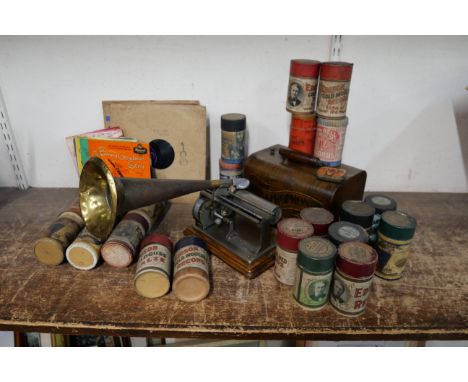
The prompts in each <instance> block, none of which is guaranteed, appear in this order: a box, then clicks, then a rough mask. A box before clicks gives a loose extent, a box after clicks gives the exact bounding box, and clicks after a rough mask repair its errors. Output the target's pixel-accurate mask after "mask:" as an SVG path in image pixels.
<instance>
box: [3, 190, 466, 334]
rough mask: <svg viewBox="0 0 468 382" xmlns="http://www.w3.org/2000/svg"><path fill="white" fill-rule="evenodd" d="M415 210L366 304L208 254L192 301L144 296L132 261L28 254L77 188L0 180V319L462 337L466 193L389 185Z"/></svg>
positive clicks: (99, 329)
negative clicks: (202, 293) (205, 283)
mask: <svg viewBox="0 0 468 382" xmlns="http://www.w3.org/2000/svg"><path fill="white" fill-rule="evenodd" d="M389 195H390V196H392V197H393V198H395V199H396V200H397V202H398V204H399V207H400V209H403V210H406V211H408V212H409V213H410V214H412V215H413V216H415V218H416V219H417V220H418V228H417V232H416V236H415V239H414V242H413V246H412V254H411V257H410V261H409V263H408V264H407V267H406V274H405V276H404V277H403V278H402V279H401V280H398V281H384V280H381V279H378V278H376V279H375V282H374V284H373V286H372V290H371V295H370V298H369V303H368V306H367V310H366V312H365V313H364V314H363V315H362V316H360V317H357V318H347V317H344V316H341V315H340V314H338V313H337V312H336V311H334V310H333V308H332V307H331V306H330V305H327V306H326V307H325V308H324V309H323V310H321V311H318V312H313V311H307V310H304V309H303V308H301V307H300V306H298V305H297V304H296V303H295V302H294V300H293V298H292V296H291V293H292V292H291V287H288V286H285V285H282V284H280V283H278V282H277V281H276V279H275V278H274V276H273V270H272V269H271V268H270V269H269V270H267V271H266V272H264V273H263V274H261V275H260V276H258V277H257V278H255V279H253V280H249V279H247V278H246V277H244V276H242V275H241V274H239V273H237V272H235V271H233V270H232V269H231V268H230V267H229V266H227V265H226V264H224V263H223V262H222V261H221V260H219V259H218V258H216V257H213V258H212V280H211V282H212V290H211V293H210V295H209V296H208V298H207V299H205V300H203V301H201V302H199V303H184V302H181V301H178V300H177V299H176V298H175V296H174V295H173V294H172V293H169V294H168V295H166V296H165V297H163V298H160V299H145V298H143V297H140V296H138V295H137V294H136V293H135V291H134V288H133V283H132V282H133V274H134V271H135V264H133V265H132V266H131V267H129V268H127V269H115V268H111V267H109V266H108V265H107V264H101V265H99V266H98V267H97V268H95V269H94V270H92V271H80V270H77V269H74V268H73V267H71V266H70V265H68V264H66V263H64V264H62V265H60V266H57V267H48V266H46V265H42V264H40V263H39V262H38V261H36V259H35V257H34V254H33V250H32V248H33V243H34V242H35V240H37V239H38V238H40V237H41V235H42V233H43V231H44V230H45V229H46V228H47V226H48V225H49V224H50V223H51V222H52V221H53V220H54V218H55V217H56V215H57V214H58V213H59V212H60V211H62V210H64V209H66V208H67V207H68V205H69V204H70V202H72V200H73V199H74V198H75V197H76V196H77V190H75V189H29V190H27V191H16V190H15V191H13V190H11V189H0V228H1V232H2V235H1V236H0V250H1V255H0V330H18V331H22V330H28V331H43V332H62V333H86V334H96V333H100V334H107V335H122V336H124V335H132V336H161V337H218V338H241V337H243V338H275V339H311V340H319V339H320V340H345V339H346V340H351V339H359V340H364V339H367V340H373V339H386V340H390V339H395V340H396V339H406V340H427V339H467V338H468V320H467V319H468V304H467V302H468V284H467V279H468V278H467V275H468V214H467V212H466V211H468V195H467V194H422V193H414V194H404V193H389ZM191 224H192V218H191V208H190V206H188V205H177V204H175V205H172V206H171V208H170V210H169V212H168V215H167V216H166V217H165V219H164V220H163V221H162V223H161V224H160V226H159V228H158V229H157V230H158V231H159V232H163V233H166V234H169V235H170V237H171V238H172V239H173V240H174V241H176V240H177V239H178V238H180V237H181V236H182V231H183V230H184V229H185V228H186V227H187V226H189V225H191Z"/></svg>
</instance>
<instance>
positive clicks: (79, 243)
mask: <svg viewBox="0 0 468 382" xmlns="http://www.w3.org/2000/svg"><path fill="white" fill-rule="evenodd" d="M103 243H104V241H103V240H101V239H99V238H98V237H96V236H94V235H93V234H92V233H91V232H89V231H88V230H87V229H86V227H85V228H83V230H82V231H81V232H80V234H79V235H78V237H77V238H76V239H75V241H74V242H73V243H71V244H70V246H69V247H68V248H67V251H66V257H67V260H68V262H69V263H70V264H71V265H72V266H73V267H74V268H76V269H80V270H82V271H88V270H90V269H93V268H94V267H96V265H97V263H98V261H99V257H100V249H101V247H102V244H103Z"/></svg>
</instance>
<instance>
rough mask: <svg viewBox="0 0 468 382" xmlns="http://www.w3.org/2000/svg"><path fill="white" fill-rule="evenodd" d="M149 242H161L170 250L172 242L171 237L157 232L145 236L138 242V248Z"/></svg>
mask: <svg viewBox="0 0 468 382" xmlns="http://www.w3.org/2000/svg"><path fill="white" fill-rule="evenodd" d="M149 244H162V245H164V246H165V247H167V248H168V249H169V251H171V252H172V248H173V244H172V241H171V239H169V238H168V237H167V236H166V235H161V234H158V233H153V234H150V235H148V236H146V237H145V238H144V239H143V240H142V241H141V244H140V250H141V249H143V248H144V247H146V246H147V245H149Z"/></svg>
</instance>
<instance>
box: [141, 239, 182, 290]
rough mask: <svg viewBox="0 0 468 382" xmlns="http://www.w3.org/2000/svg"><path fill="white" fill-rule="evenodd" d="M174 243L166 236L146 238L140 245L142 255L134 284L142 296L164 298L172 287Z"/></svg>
mask: <svg viewBox="0 0 468 382" xmlns="http://www.w3.org/2000/svg"><path fill="white" fill-rule="evenodd" d="M172 247H173V244H172V241H171V240H170V239H169V238H168V237H167V236H165V235H160V234H152V235H148V236H146V237H145V238H144V239H143V241H142V242H141V245H140V254H139V257H138V263H137V266H136V272H135V277H134V279H133V283H134V286H135V289H136V291H137V293H138V294H139V295H140V296H143V297H148V298H156V297H161V296H164V295H165V294H166V293H167V292H168V291H169V289H170V287H171V273H172V269H171V268H172V267H171V265H172Z"/></svg>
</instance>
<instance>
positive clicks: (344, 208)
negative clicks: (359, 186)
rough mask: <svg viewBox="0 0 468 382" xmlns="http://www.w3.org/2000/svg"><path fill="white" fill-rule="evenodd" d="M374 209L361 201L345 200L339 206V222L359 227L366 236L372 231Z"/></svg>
mask: <svg viewBox="0 0 468 382" xmlns="http://www.w3.org/2000/svg"><path fill="white" fill-rule="evenodd" d="M374 214H375V208H374V207H372V206H371V205H370V204H369V203H367V202H363V201H361V200H345V201H344V202H343V204H342V205H341V213H340V220H344V221H347V222H351V223H354V224H357V225H360V226H361V227H362V228H364V229H365V230H366V232H367V234H368V235H370V234H371V231H372V223H373V221H374Z"/></svg>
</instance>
